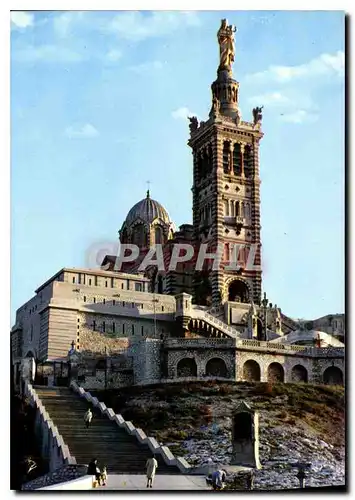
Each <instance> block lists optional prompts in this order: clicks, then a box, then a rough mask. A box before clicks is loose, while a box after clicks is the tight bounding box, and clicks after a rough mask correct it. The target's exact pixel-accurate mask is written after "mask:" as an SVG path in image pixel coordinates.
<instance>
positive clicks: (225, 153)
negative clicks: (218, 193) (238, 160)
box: [223, 141, 230, 174]
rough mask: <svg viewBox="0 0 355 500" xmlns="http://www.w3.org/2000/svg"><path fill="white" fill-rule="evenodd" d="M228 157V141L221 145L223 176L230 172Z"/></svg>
mask: <svg viewBox="0 0 355 500" xmlns="http://www.w3.org/2000/svg"><path fill="white" fill-rule="evenodd" d="M229 155H230V143H229V142H228V141H224V143H223V171H224V173H225V174H228V173H229V171H230V168H229V167H230V163H229Z"/></svg>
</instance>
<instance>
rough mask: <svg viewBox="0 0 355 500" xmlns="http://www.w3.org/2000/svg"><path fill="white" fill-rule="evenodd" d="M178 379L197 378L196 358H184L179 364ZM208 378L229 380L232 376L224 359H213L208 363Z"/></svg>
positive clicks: (206, 369)
mask: <svg viewBox="0 0 355 500" xmlns="http://www.w3.org/2000/svg"><path fill="white" fill-rule="evenodd" d="M176 372H177V376H178V377H197V364H196V361H195V359H194V358H183V359H180V361H179V362H178V364H177V367H176ZM204 374H205V375H206V376H207V377H221V378H228V377H229V376H230V374H229V372H228V369H227V366H226V363H225V361H224V360H223V359H222V358H217V357H216V358H211V359H209V360H208V361H207V363H206V368H205V373H204Z"/></svg>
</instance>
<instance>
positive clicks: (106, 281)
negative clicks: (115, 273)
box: [105, 280, 107, 288]
mask: <svg viewBox="0 0 355 500" xmlns="http://www.w3.org/2000/svg"><path fill="white" fill-rule="evenodd" d="M105 287H106V288H107V280H106V281H105Z"/></svg>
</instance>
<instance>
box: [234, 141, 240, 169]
mask: <svg viewBox="0 0 355 500" xmlns="http://www.w3.org/2000/svg"><path fill="white" fill-rule="evenodd" d="M233 171H234V175H241V155H240V144H239V143H238V142H236V143H235V144H234V148H233Z"/></svg>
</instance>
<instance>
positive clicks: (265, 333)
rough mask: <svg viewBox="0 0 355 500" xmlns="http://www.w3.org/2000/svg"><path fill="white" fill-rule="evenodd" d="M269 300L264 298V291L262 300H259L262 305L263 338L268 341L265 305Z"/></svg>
mask: <svg viewBox="0 0 355 500" xmlns="http://www.w3.org/2000/svg"><path fill="white" fill-rule="evenodd" d="M268 303H269V301H268V299H267V298H266V292H264V298H263V300H262V301H261V304H262V306H263V309H264V325H265V326H264V338H265V340H266V341H268V335H267V305H268Z"/></svg>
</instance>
